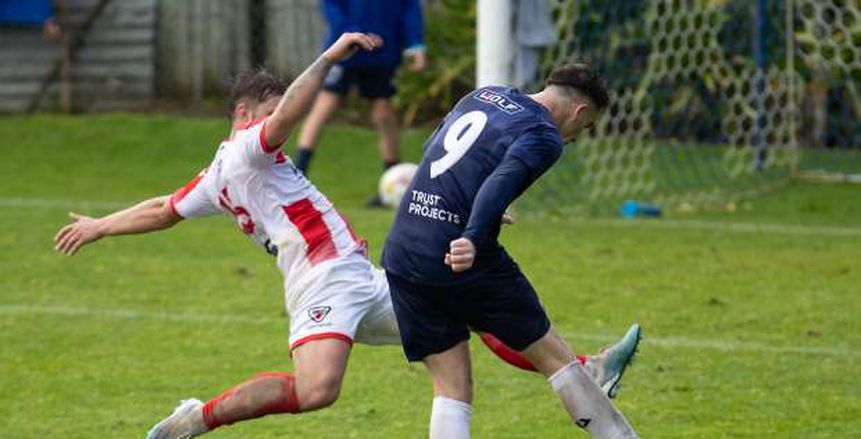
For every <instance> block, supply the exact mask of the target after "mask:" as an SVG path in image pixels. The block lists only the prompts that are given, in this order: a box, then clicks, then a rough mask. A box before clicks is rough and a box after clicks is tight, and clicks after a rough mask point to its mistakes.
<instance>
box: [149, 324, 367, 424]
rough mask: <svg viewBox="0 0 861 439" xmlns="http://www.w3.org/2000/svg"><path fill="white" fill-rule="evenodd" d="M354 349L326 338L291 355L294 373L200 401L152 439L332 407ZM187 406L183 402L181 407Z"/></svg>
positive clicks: (258, 379)
mask: <svg viewBox="0 0 861 439" xmlns="http://www.w3.org/2000/svg"><path fill="white" fill-rule="evenodd" d="M349 354H350V345H349V344H347V343H346V342H344V341H342V340H335V339H322V340H315V341H311V342H308V343H306V344H303V345H302V346H300V347H298V348H296V350H294V351H293V362H294V365H295V368H296V370H295V374H290V373H286V372H267V373H262V374H259V375H256V376H254V377H252V378H251V379H248V380H246V381H244V382H242V383H240V384H238V385H236V386H234V387H232V388H230V389H228V390H227V391H225V392H223V393H222V394H221V395H219V396H217V397H216V398H213V399H212V400H210V401H209V402H207V403H206V404H201V403H200V402H199V401H198V402H197V403H196V404H197V405H196V406H194V407H193V408H192V409H189V410H183V411H181V412H179V413H177V412H175V413H174V414H173V415H171V416H170V417H168V418H167V419H165V420H164V421H162V422H160V423H158V424H157V425H156V426H155V427H153V429H152V430H150V433H149V435H148V436H147V438H148V439H176V438H184V437H194V436H199V435H201V434H204V433H206V432H208V431H211V430H214V429H216V428H219V427H221V426H224V425H230V424H233V423H235V422H240V421H245V420H248V419H255V418H259V417H262V416H266V415H271V414H277V413H300V412H309V411H313V410H318V409H321V408H324V407H328V406H330V405H332V404H333V403H334V402H335V400H337V399H338V395H339V393H340V391H341V382H342V380H343V378H344V372H345V371H346V368H347V359H348V357H349ZM183 404H184V405H185V403H183Z"/></svg>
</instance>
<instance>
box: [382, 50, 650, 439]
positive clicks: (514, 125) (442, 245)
mask: <svg viewBox="0 0 861 439" xmlns="http://www.w3.org/2000/svg"><path fill="white" fill-rule="evenodd" d="M608 103H609V96H608V93H607V88H606V85H605V83H604V81H603V80H602V79H601V78H600V76H599V75H598V74H597V72H596V71H595V70H594V69H593V68H592V67H591V66H589V65H586V64H581V63H569V64H566V65H563V66H561V67H558V68H556V69H555V70H554V71H553V72H551V73H550V75H549V77H548V80H547V84H546V87H545V88H544V89H543V90H541V91H540V92H538V93H536V94H533V95H526V94H523V93H521V92H520V91H518V90H515V89H512V88H504V87H485V88H480V89H478V90H475V91H473V92H472V93H470V94H469V95H467V96H466V97H464V98H463V99H461V100H460V102H458V104H457V105H455V107H454V108H453V109H452V110H451V112H450V113H449V114H448V115H447V116H446V117H445V119H444V120H443V122H442V123H441V124H440V125H439V127H438V128H437V129H436V131H435V132H434V133H433V134H432V135H431V137H430V138H429V139H428V140H427V142H426V143H425V145H424V154H423V157H422V162H421V164H420V165H419V169H418V171H417V173H416V176H415V178H414V179H413V182H412V184H411V185H410V187H409V189H408V190H407V193H406V195H405V196H404V198H403V200H402V201H401V205H400V207H399V209H398V212H397V215H396V217H395V221H394V224H393V225H392V230H391V231H390V233H389V236H388V239H387V241H386V245H385V248H384V250H383V256H382V263H383V266H384V268H385V269H386V275H387V277H388V280H389V287H390V289H391V295H392V301H393V304H394V308H395V313H396V314H397V319H398V325H399V327H400V334H401V340H402V342H403V347H404V352H405V354H406V356H407V358H408V359H409V360H410V361H419V360H421V361H423V362H424V364H425V365H426V367H427V368H428V370H429V372H430V373H431V375H432V377H433V386H434V396H435V397H434V401H433V409H432V414H431V422H430V438H431V439H442V438H445V439H461V438H468V437H469V418H470V414H471V406H470V404H471V400H472V377H471V370H470V358H469V347H468V344H467V340H468V339H469V329H470V328H472V329H474V330H477V331H481V332H487V333H490V334H493V335H494V336H496V337H497V338H499V339H500V340H502V342H504V343H505V344H507V345H508V346H511V347H512V348H514V349H515V350H517V351H519V352H520V353H521V354H523V356H524V357H526V358H527V359H528V360H530V361H531V362H532V363H533V364H534V365H535V367H536V368H537V369H538V371H539V372H541V373H542V374H544V375H545V376H547V377H548V380H549V382H550V384H551V386H552V387H553V389H554V390H555V391H556V393H557V394H558V395H559V397H560V398H561V400H562V403H563V405H564V406H565V409H566V410H567V411H568V413H569V415H570V416H571V418H572V420H573V421H574V422H575V423H576V424H577V425H578V426H579V427H581V428H584V429H586V430H587V431H588V432H590V433H591V434H592V435H593V436H595V437H600V438H623V437H624V438H629V437H637V436H636V433H634V431H633V429H632V428H631V426H630V425H629V424H628V422H627V421H626V420H625V418H624V417H623V416H622V414H621V413H620V412H619V411H618V410H616V408H615V407H614V406H613V404H612V403H611V402H610V400H609V399H608V398H607V396H606V395H604V394H603V393H602V392H601V390H600V389H599V388H598V386H597V385H596V384H595V382H594V381H593V380H591V379H590V378H589V376H588V375H587V374H586V373H585V372H584V370H583V368H582V366H581V365H580V364H579V363H578V362H577V360H576V357H575V354H574V353H573V352H572V350H571V348H570V347H569V346H568V345H567V344H566V343H565V342H564V341H563V340H562V338H561V337H559V336H558V335H557V334H556V332H555V330H554V329H553V328H552V327H551V326H550V322H549V320H548V318H547V315H546V313H545V312H544V309H543V308H542V306H541V303H540V302H539V300H538V297H537V295H536V293H535V291H534V289H533V288H532V286H531V285H530V283H529V281H528V280H527V279H526V277H525V276H524V275H523V274H522V273H521V272H520V269H519V268H518V266H517V264H516V263H515V262H514V261H513V260H512V259H511V257H510V256H509V255H508V253H507V252H506V251H505V249H504V248H503V247H502V246H501V245H500V244H499V243H498V241H497V237H498V235H499V230H500V223H501V220H502V216H503V213H504V212H505V210H506V208H507V207H508V206H509V204H511V202H512V201H514V199H516V198H517V197H518V196H519V195H520V194H521V193H523V191H525V190H526V189H527V188H528V187H529V186H530V185H531V184H532V183H533V182H534V181H535V180H536V179H538V178H539V177H540V176H541V175H542V174H543V173H544V172H546V171H547V170H548V169H549V168H550V166H552V165H553V164H554V163H555V162H556V160H557V159H558V158H559V156H560V155H561V153H562V145H563V143H564V142H566V141H570V140H573V139H574V138H575V137H576V136H577V134H579V133H580V132H581V131H583V130H584V129H588V128H589V127H590V126H591V125H592V124H593V122H594V121H595V120H596V119H597V118H598V117H599V116H600V115H601V113H602V112H603V111H604V110H605V109H606V107H607V105H608Z"/></svg>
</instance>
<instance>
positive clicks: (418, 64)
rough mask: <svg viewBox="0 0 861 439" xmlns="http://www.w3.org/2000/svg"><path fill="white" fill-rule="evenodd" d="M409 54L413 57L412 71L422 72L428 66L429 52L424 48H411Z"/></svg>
mask: <svg viewBox="0 0 861 439" xmlns="http://www.w3.org/2000/svg"><path fill="white" fill-rule="evenodd" d="M407 56H409V57H411V58H412V63H410V71H411V72H415V73H418V72H421V71H422V70H424V69H425V67H426V66H427V63H428V60H427V54H426V53H425V51H424V50H410V51H408V52H407Z"/></svg>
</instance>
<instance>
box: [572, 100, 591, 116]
mask: <svg viewBox="0 0 861 439" xmlns="http://www.w3.org/2000/svg"><path fill="white" fill-rule="evenodd" d="M587 106H588V105H586V104H584V103H582V102H575V103H572V104H571V120H579V119H580V118H581V117H583V116H584V115H585V114H586V113H585V111H586V107H587Z"/></svg>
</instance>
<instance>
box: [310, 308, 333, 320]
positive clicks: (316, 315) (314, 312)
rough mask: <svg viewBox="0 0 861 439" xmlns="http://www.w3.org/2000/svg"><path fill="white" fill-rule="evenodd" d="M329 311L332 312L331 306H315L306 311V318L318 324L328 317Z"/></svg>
mask: <svg viewBox="0 0 861 439" xmlns="http://www.w3.org/2000/svg"><path fill="white" fill-rule="evenodd" d="M329 311H332V307H331V306H315V307H313V308H311V309H309V310H308V317H310V318H311V320H313V321H315V322H317V323H320V322H322V321H323V319H325V318H326V316H328V315H329Z"/></svg>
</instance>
